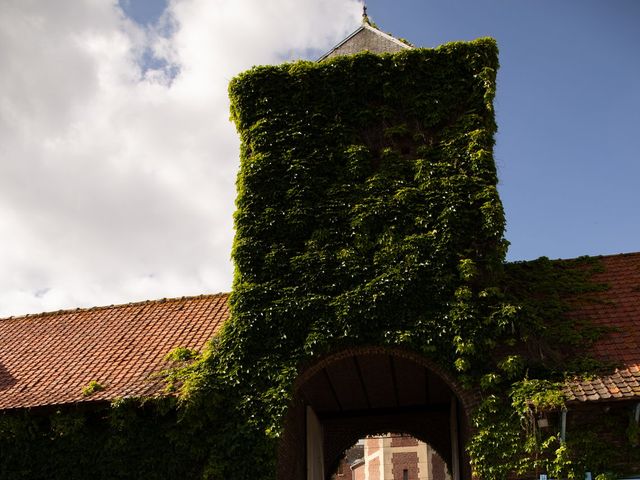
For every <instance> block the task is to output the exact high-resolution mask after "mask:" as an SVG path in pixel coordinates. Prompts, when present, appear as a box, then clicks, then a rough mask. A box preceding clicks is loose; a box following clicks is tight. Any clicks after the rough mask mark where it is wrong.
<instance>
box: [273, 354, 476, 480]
mask: <svg viewBox="0 0 640 480" xmlns="http://www.w3.org/2000/svg"><path fill="white" fill-rule="evenodd" d="M465 398H466V397H465V392H464V391H463V390H461V389H460V387H459V386H458V385H457V384H456V383H455V381H454V380H453V379H451V378H450V375H448V374H447V373H446V372H444V371H443V370H442V369H441V368H440V367H439V366H437V365H436V364H435V363H434V362H432V361H430V360H428V359H425V358H424V357H422V356H420V355H417V354H415V353H412V352H408V351H405V350H400V349H388V348H379V347H369V348H358V349H350V350H345V351H341V352H338V353H335V354H333V355H329V356H327V357H325V358H323V359H321V360H319V361H317V362H316V363H314V364H313V365H311V366H309V367H308V368H306V369H305V370H304V371H303V372H302V373H301V375H300V376H299V378H298V380H297V382H296V387H295V395H294V400H293V402H292V405H291V407H290V409H289V411H288V413H287V417H286V420H285V429H284V433H283V436H282V438H281V441H280V450H279V456H278V480H307V479H309V480H318V477H319V476H323V477H324V478H328V476H329V474H330V473H331V472H332V471H334V470H335V468H336V467H337V465H338V462H339V461H340V459H341V458H342V455H343V453H344V451H345V450H346V449H347V448H349V447H350V446H351V445H353V444H354V443H355V442H357V441H358V439H360V438H364V437H365V436H367V435H375V434H384V433H389V432H403V433H407V434H410V435H412V436H414V437H415V438H417V439H420V440H422V441H424V442H426V443H428V444H429V445H430V446H431V447H432V448H433V449H434V450H435V451H436V452H438V454H439V455H440V456H441V457H442V459H443V460H444V461H445V462H446V463H447V466H448V469H449V471H450V472H452V475H453V476H452V478H453V480H459V479H464V480H466V479H470V478H471V472H470V468H469V462H468V458H467V457H466V454H465V452H464V444H465V442H466V441H467V439H468V437H469V419H468V414H467V412H468V411H469V405H466V404H465ZM309 472H313V473H309ZM320 472H321V473H320Z"/></svg>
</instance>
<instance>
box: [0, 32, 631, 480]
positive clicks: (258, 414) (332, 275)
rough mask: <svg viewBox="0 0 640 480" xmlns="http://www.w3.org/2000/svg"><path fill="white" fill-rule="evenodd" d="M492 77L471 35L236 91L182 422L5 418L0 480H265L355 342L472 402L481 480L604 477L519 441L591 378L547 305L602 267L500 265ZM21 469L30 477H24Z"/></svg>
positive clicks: (539, 444)
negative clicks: (465, 391)
mask: <svg viewBox="0 0 640 480" xmlns="http://www.w3.org/2000/svg"><path fill="white" fill-rule="evenodd" d="M497 68H498V59H497V47H496V44H495V42H494V41H493V40H491V39H480V40H477V41H474V42H469V43H452V44H448V45H444V46H442V47H439V48H436V49H432V50H429V49H412V50H406V51H403V52H400V53H396V54H386V55H374V54H370V53H361V54H357V55H353V56H345V57H337V58H334V59H331V60H329V61H325V62H321V63H310V62H296V63H290V64H284V65H280V66H268V67H256V68H253V69H251V70H249V71H248V72H246V73H243V74H242V75H240V76H239V77H237V78H235V79H234V80H233V81H232V82H231V85H230V97H231V111H232V119H233V120H234V121H235V123H236V126H237V128H238V131H239V134H240V137H241V140H242V146H241V169H240V173H239V176H238V185H237V186H238V199H237V212H236V216H235V225H236V239H235V244H234V248H233V259H234V261H235V265H236V272H235V279H234V287H233V293H232V297H231V308H232V316H231V319H230V321H229V322H228V323H227V324H226V325H225V327H224V329H223V331H222V333H221V334H220V335H219V336H218V337H217V338H215V339H214V340H213V341H212V343H211V344H210V346H209V348H208V349H207V350H206V351H205V352H204V353H203V354H202V355H196V354H195V353H194V352H193V351H189V350H186V349H180V350H176V351H175V352H173V354H172V356H171V358H172V359H173V360H174V361H175V362H176V369H174V370H173V371H171V372H169V373H168V380H169V385H170V387H171V388H172V389H174V390H175V389H178V388H179V389H180V392H181V397H180V398H181V403H180V404H179V405H178V408H177V414H178V419H176V418H175V417H173V416H172V415H174V414H175V413H176V409H173V408H169V409H164V408H162V405H164V402H165V401H159V402H149V403H148V404H147V406H143V407H136V408H131V405H129V404H127V405H120V404H118V405H116V406H114V408H113V409H112V410H111V411H110V412H109V413H108V414H104V415H103V416H102V418H101V419H99V421H97V420H96V419H94V420H91V415H87V414H85V413H82V412H81V413H73V414H72V413H69V414H65V415H66V416H65V415H62V414H54V415H44V416H36V415H24V416H20V415H5V416H4V417H2V422H0V448H1V449H2V450H3V453H2V457H3V459H2V466H1V467H0V468H1V469H0V476H2V477H3V478H5V477H6V478H89V477H91V478H144V479H146V478H149V479H152V478H174V477H183V478H212V479H246V478H251V479H254V480H259V479H265V480H266V479H273V478H274V476H275V463H276V446H277V440H278V438H279V436H280V435H281V433H282V428H283V419H284V415H285V413H286V411H287V408H288V405H289V402H290V401H291V396H292V392H293V384H294V381H295V379H296V377H297V375H298V374H299V368H300V366H301V365H303V364H305V363H306V362H309V361H310V360H312V359H314V358H317V357H318V356H320V355H322V354H325V353H328V352H331V351H333V350H337V349H340V348H344V347H349V346H358V345H381V346H394V347H397V346H400V347H403V348H406V349H409V350H412V351H415V352H418V353H420V354H422V355H425V356H427V357H430V358H432V359H434V360H435V361H437V362H439V363H440V364H441V365H442V366H443V367H444V368H445V369H447V370H449V371H451V372H455V374H456V375H458V376H459V378H460V381H461V383H463V384H465V385H467V386H470V387H472V388H478V389H481V391H482V397H483V401H482V403H481V405H480V406H479V408H478V410H477V411H476V412H474V415H473V422H474V427H475V434H474V437H473V438H472V439H471V442H470V444H469V446H468V447H469V451H470V454H471V457H472V462H473V468H474V470H475V472H476V473H477V474H478V475H479V476H480V477H481V478H486V479H503V478H506V477H507V475H509V474H512V473H514V472H515V473H521V472H531V471H536V470H537V471H542V470H544V471H548V472H553V473H555V474H557V475H561V474H562V475H568V473H567V472H572V473H571V474H572V475H575V474H576V472H580V471H581V469H583V470H582V471H584V469H586V468H591V469H593V470H595V469H596V468H601V469H604V468H605V466H606V465H599V466H597V467H595V466H592V465H594V464H595V463H596V461H595V460H592V459H590V458H591V457H588V458H587V457H586V456H585V455H586V454H585V453H584V452H586V451H587V450H588V448H587V447H586V446H585V445H587V446H588V445H593V443H588V442H587V444H582V445H577V446H576V447H575V448H574V447H571V445H569V444H568V443H566V444H561V443H560V442H559V440H558V438H557V436H556V435H555V433H556V432H555V431H553V430H549V431H547V432H542V431H540V429H537V428H536V422H535V420H536V418H537V416H538V415H540V414H546V413H547V412H550V414H553V412H557V411H558V409H559V408H561V407H562V406H563V401H564V400H563V396H562V394H561V391H560V386H561V383H560V382H562V381H564V380H565V379H566V378H567V375H573V374H582V373H584V372H590V371H594V369H595V368H597V367H598V365H597V363H596V362H593V361H591V360H590V359H588V358H586V359H585V358H584V357H580V361H573V360H572V361H571V362H569V361H568V359H569V358H572V359H573V358H574V357H575V356H574V353H575V352H574V351H573V350H572V348H571V347H572V346H576V345H578V344H580V345H584V344H585V342H589V341H593V340H595V339H596V338H597V336H598V335H599V334H600V333H601V332H600V331H598V330H597V329H594V328H592V327H591V326H589V325H588V324H587V323H585V322H582V321H580V320H579V319H575V318H572V317H570V316H566V315H565V313H566V312H567V310H568V308H569V304H568V303H566V302H565V300H563V299H565V298H568V297H575V296H576V295H578V294H581V293H583V292H589V291H593V290H594V289H596V288H598V287H597V286H594V285H593V284H592V283H591V282H590V281H589V278H590V275H591V273H593V271H594V269H596V268H597V267H598V265H597V263H593V262H588V261H584V262H581V261H579V262H573V263H570V264H566V263H562V262H549V261H548V260H546V259H540V260H538V261H536V262H528V263H522V264H511V265H508V266H507V268H506V269H505V264H504V255H505V252H506V247H507V242H506V241H505V240H504V239H503V231H504V214H503V209H502V205H501V202H500V199H499V196H498V193H497V189H496V184H497V177H496V168H495V163H494V161H493V154H492V150H493V143H494V139H493V136H494V133H495V131H496V124H495V121H494V112H493V105H492V101H493V97H494V93H495V84H496V71H497ZM550 340H551V341H550ZM559 365H562V368H558V366H559ZM60 415H62V416H60ZM94 415H95V414H94ZM58 419H64V422H59V420H58ZM59 424H64V428H59V426H58V425H59ZM94 424H96V425H97V424H100V428H99V429H97V430H96V429H93V427H92V425H94ZM96 428H97V427H96ZM98 430H99V431H98ZM632 434H633V432H632ZM632 434H630V435H632ZM633 438H637V432H635V437H633ZM69 442H71V443H69ZM25 443H29V444H30V446H29V449H27V450H25V451H24V452H21V451H20V447H19V446H20V445H24V444H25ZM67 443H69V444H67ZM572 448H573V449H572ZM47 449H49V450H47ZM56 449H60V450H59V452H60V455H58V456H57V457H56V458H55V459H54V458H53V456H52V457H51V458H45V457H47V455H43V451H44V452H46V451H50V452H55V451H56ZM7 452H8V453H7ZM20 455H26V456H29V457H30V458H37V459H38V462H41V464H40V466H38V467H35V466H32V467H31V469H27V470H24V465H25V464H27V463H28V462H25V461H24V459H25V457H20ZM76 456H82V458H84V459H94V460H93V461H92V460H86V461H85V463H83V464H82V465H81V466H80V467H78V468H79V470H78V469H76V470H74V472H75V473H69V472H70V470H69V468H71V467H69V466H68V465H67V466H60V465H58V464H57V463H55V462H63V463H64V462H65V460H64V459H65V458H67V459H73V458H75V457H76ZM19 457H20V458H22V460H21V459H20V458H19ZM585 458H587V460H584V459H585ZM581 459H582V460H581ZM71 461H73V460H67V463H69V462H71ZM114 462H115V463H114ZM124 465H129V466H130V469H129V470H127V468H126V467H125V466H124ZM49 468H50V469H54V470H57V471H60V472H62V473H60V476H58V477H54V476H51V475H49V476H46V475H44V474H43V473H42V472H43V471H45V470H47V469H49ZM21 469H22V470H21ZM36 471H37V473H36ZM79 471H82V472H85V473H86V472H87V471H91V475H88V474H87V475H84V476H83V475H82V474H79V473H77V472H79Z"/></svg>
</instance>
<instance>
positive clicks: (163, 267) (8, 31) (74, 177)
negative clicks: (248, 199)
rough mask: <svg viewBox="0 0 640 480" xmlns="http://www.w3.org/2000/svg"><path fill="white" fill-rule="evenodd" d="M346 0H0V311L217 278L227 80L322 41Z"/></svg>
mask: <svg viewBox="0 0 640 480" xmlns="http://www.w3.org/2000/svg"><path fill="white" fill-rule="evenodd" d="M359 14H360V6H359V4H358V3H357V1H356V0H323V1H300V0H270V1H269V2H264V1H262V0H218V1H216V2H211V1H210V0H181V1H172V2H170V4H169V7H168V8H167V11H166V12H165V13H164V15H163V17H162V18H161V20H160V22H159V23H158V24H157V25H156V26H154V27H151V28H143V27H141V26H139V25H137V24H135V23H134V22H132V21H131V20H129V19H127V18H126V17H125V16H124V14H123V13H122V11H121V10H120V9H119V7H118V6H117V4H116V3H113V2H112V3H108V2H104V1H98V0H85V1H82V2H79V1H77V0H57V1H56V2H49V1H46V0H41V1H35V0H4V1H3V2H2V3H1V4H0V65H2V74H1V75H0V239H1V240H0V272H2V276H1V277H0V316H7V315H13V314H21V313H28V312H37V311H44V310H51V309H58V308H70V307H76V306H90V305H99V304H109V303H119V302H128V301H134V300H141V299H146V298H157V297H162V296H179V295H191V294H200V293H207V292H215V291H224V290H228V289H229V288H230V284H231V272H232V268H231V264H230V261H229V253H230V248H231V241H232V236H233V227H232V219H231V215H232V212H233V208H234V207H233V202H234V197H235V185H234V184H235V175H236V171H237V166H238V140H237V135H236V133H235V130H234V127H233V125H232V124H231V123H230V122H229V120H228V118H229V112H228V100H227V84H228V82H229V80H230V79H231V78H232V77H233V76H234V75H236V74H237V73H239V72H240V71H242V70H245V69H247V68H249V67H251V66H252V65H254V64H265V63H278V62H279V61H281V60H283V59H288V58H299V57H300V56H302V55H304V54H306V53H309V52H314V54H317V53H319V52H321V51H322V50H325V49H328V48H330V47H331V45H332V44H334V43H335V42H337V41H338V40H339V39H340V38H342V37H343V36H344V35H346V34H347V33H349V31H350V30H351V29H353V28H354V27H355V25H356V24H357V21H358V17H359ZM145 51H148V52H149V51H151V52H154V54H155V56H156V57H157V60H158V61H156V62H153V63H152V65H156V66H157V67H158V68H156V69H155V70H153V69H147V70H146V71H145V69H144V68H142V66H141V58H142V56H143V54H144V52H145ZM163 62H164V63H163ZM162 65H165V66H166V65H169V66H170V67H171V68H162ZM176 72H177V75H176ZM172 74H173V75H172ZM174 75H175V76H174Z"/></svg>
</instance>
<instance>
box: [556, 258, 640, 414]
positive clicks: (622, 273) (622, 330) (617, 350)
mask: <svg viewBox="0 0 640 480" xmlns="http://www.w3.org/2000/svg"><path fill="white" fill-rule="evenodd" d="M598 258H599V259H600V261H601V262H602V266H603V267H604V269H603V271H602V272H599V273H597V274H595V275H594V280H595V281H597V282H602V283H605V284H607V285H608V286H609V288H608V289H607V290H605V291H603V292H599V293H597V294H595V295H594V296H595V298H596V300H598V301H596V302H592V303H587V304H584V305H579V306H577V307H576V308H575V310H574V311H573V312H572V315H575V316H579V317H583V318H586V319H588V320H590V321H591V322H593V323H594V324H596V325H600V326H603V327H609V328H613V330H612V331H611V332H609V333H607V334H606V335H605V336H603V337H602V338H601V339H599V340H598V341H597V342H596V344H595V345H594V346H593V351H592V352H591V353H592V354H593V356H594V357H595V358H597V359H600V360H604V361H606V362H611V363H612V364H614V365H616V366H617V368H615V369H614V370H613V371H612V372H609V373H605V374H603V375H602V376H600V377H599V378H595V379H590V380H583V381H576V382H569V383H568V384H567V386H566V388H565V393H566V396H567V399H568V400H569V401H579V402H584V401H587V400H589V401H598V400H607V399H611V398H612V397H613V398H616V399H620V400H625V399H640V387H639V386H640V252H639V253H626V254H621V255H610V256H603V257H598ZM586 392H594V393H592V394H586Z"/></svg>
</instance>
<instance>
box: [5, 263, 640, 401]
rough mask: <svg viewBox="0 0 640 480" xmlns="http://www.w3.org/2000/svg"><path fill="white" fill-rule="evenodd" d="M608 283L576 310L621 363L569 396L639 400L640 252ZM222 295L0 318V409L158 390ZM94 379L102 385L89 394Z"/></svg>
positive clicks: (613, 269)
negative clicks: (171, 359)
mask: <svg viewBox="0 0 640 480" xmlns="http://www.w3.org/2000/svg"><path fill="white" fill-rule="evenodd" d="M600 259H601V262H602V264H603V267H604V271H603V272H601V273H598V274H596V275H595V277H594V280H596V281H598V282H603V283H606V284H608V285H609V287H610V288H609V289H608V290H606V291H603V292H600V293H598V294H596V297H598V298H599V300H601V301H598V302H590V303H584V304H581V305H579V306H577V307H576V308H575V310H574V311H573V313H572V314H573V315H576V316H581V317H583V318H587V319H589V320H591V321H592V322H594V323H595V324H597V325H602V326H608V327H614V329H615V331H612V332H610V333H608V334H607V335H606V336H604V337H603V338H601V339H600V340H599V341H598V342H597V343H596V345H594V348H593V352H592V353H593V355H594V356H595V357H596V358H599V359H602V360H606V361H608V362H613V363H614V364H616V365H617V366H618V368H617V369H615V370H614V371H612V372H609V373H607V374H605V375H602V376H600V377H598V378H593V379H590V380H584V381H579V382H578V381H576V382H570V383H567V385H566V388H565V392H566V396H567V399H568V400H569V401H578V402H585V401H599V400H610V399H612V398H615V399H622V400H624V399H633V398H635V399H640V253H632V254H623V255H613V256H605V257H600ZM228 316H229V312H228V295H227V294H217V295H203V296H199V297H188V298H179V299H171V300H165V299H163V300H156V301H147V302H141V303H132V304H127V305H118V306H110V307H100V308H92V309H77V310H69V311H60V312H54V313H43V314H38V315H28V316H24V317H15V318H7V319H4V320H0V409H8V408H23V407H35V406H43V405H52V404H64V403H76V402H86V401H97V400H113V399H115V398H117V397H127V396H146V395H159V394H161V393H162V390H163V385H162V382H161V381H160V380H159V379H157V378H155V379H154V378H153V374H154V373H156V372H159V371H161V370H162V369H163V368H166V366H167V365H166V362H165V361H164V356H165V355H166V354H167V353H168V352H169V351H170V350H172V349H173V348H175V347H177V346H183V347H188V348H196V349H201V348H202V347H203V346H204V345H205V344H206V342H207V341H208V340H209V339H211V338H212V337H213V336H214V335H215V334H216V332H217V331H218V330H219V328H220V327H221V325H222V324H223V323H224V321H225V320H226V319H227V318H228ZM92 380H95V381H97V382H99V383H101V384H102V385H104V386H105V387H106V388H105V390H104V391H101V392H97V393H96V394H94V395H91V396H90V397H83V396H82V388H83V387H85V386H86V385H87V384H88V383H89V382H90V381H92Z"/></svg>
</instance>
